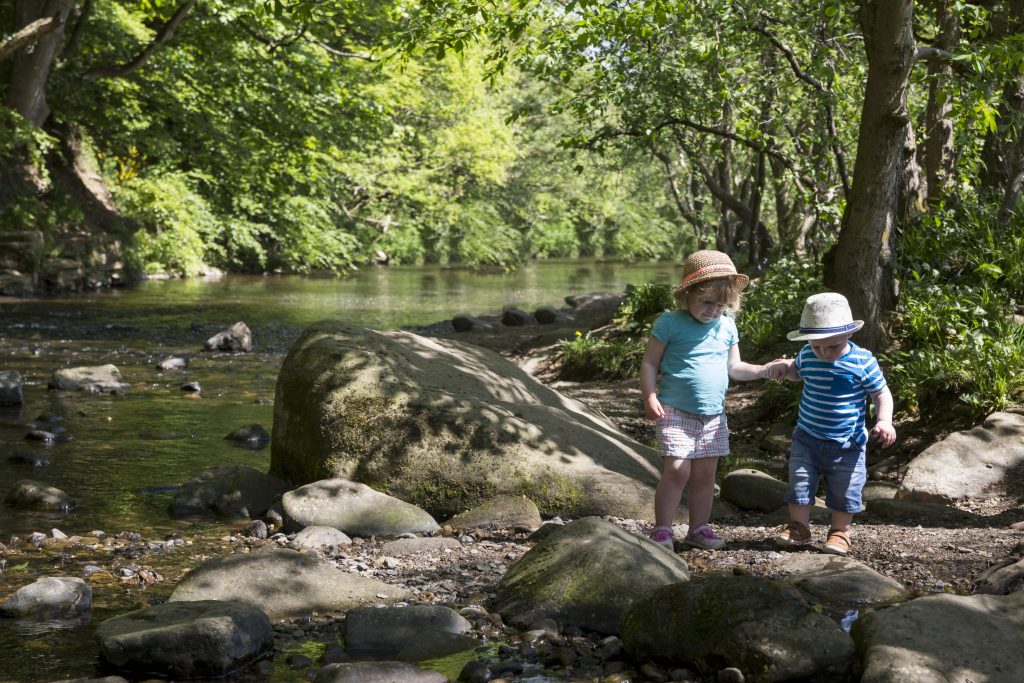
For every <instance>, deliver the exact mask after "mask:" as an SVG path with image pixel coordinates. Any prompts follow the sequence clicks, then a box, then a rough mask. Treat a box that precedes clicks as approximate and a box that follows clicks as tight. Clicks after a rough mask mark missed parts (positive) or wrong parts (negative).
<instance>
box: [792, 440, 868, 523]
mask: <svg viewBox="0 0 1024 683" xmlns="http://www.w3.org/2000/svg"><path fill="white" fill-rule="evenodd" d="M866 453H867V442H866V441H865V443H863V444H859V443H857V442H856V441H853V440H852V439H851V440H850V441H847V442H846V443H839V442H838V441H833V440H831V439H818V438H816V437H813V436H811V435H810V434H808V433H807V432H805V431H804V430H802V429H800V428H797V429H796V431H794V432H793V445H792V446H791V447H790V451H789V486H788V487H787V489H786V498H785V501H786V502H787V503H794V504H796V505H812V504H813V503H814V494H815V492H816V491H817V490H818V479H819V478H821V477H824V479H825V505H826V507H828V509H829V510H836V511H839V512H861V511H862V510H863V509H864V504H863V502H862V501H861V491H862V490H863V489H864V484H865V483H866V482H867V479H868V471H867V464H866V460H867V458H866Z"/></svg>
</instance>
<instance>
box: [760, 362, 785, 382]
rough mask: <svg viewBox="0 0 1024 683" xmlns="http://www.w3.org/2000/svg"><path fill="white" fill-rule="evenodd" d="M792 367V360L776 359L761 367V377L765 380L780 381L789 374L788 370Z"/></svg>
mask: <svg viewBox="0 0 1024 683" xmlns="http://www.w3.org/2000/svg"><path fill="white" fill-rule="evenodd" d="M791 365H793V360H792V359H787V358H776V359H775V360H773V361H772V362H770V363H766V364H764V365H762V366H761V368H762V369H761V376H762V377H764V378H765V379H774V380H781V379H785V378H786V375H788V374H789V368H790V366H791Z"/></svg>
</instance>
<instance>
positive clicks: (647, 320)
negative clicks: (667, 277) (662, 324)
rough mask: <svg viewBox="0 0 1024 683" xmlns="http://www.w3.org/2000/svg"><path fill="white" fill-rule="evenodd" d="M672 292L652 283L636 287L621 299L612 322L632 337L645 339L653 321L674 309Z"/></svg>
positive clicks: (670, 289) (667, 288) (666, 287)
mask: <svg viewBox="0 0 1024 683" xmlns="http://www.w3.org/2000/svg"><path fill="white" fill-rule="evenodd" d="M672 292H673V288H672V287H670V286H668V285H662V284H656V283H652V282H645V283H643V284H639V285H636V286H634V287H633V288H631V289H629V290H628V291H627V292H626V295H625V296H624V297H623V298H622V303H620V304H619V308H618V310H617V311H616V312H615V317H614V318H613V319H612V322H614V323H615V324H616V325H618V326H619V328H620V329H621V330H622V331H623V332H624V333H626V334H628V335H630V336H632V337H646V336H647V334H648V333H649V332H650V331H651V326H652V325H653V324H654V320H655V319H656V318H657V317H658V316H659V315H661V314H662V313H663V312H665V311H667V310H671V309H673V308H675V305H676V302H675V298H674V297H673V295H672Z"/></svg>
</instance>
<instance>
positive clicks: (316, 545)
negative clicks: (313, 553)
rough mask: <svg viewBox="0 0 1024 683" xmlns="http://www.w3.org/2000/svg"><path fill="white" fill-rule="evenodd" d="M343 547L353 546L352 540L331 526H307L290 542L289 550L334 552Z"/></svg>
mask: <svg viewBox="0 0 1024 683" xmlns="http://www.w3.org/2000/svg"><path fill="white" fill-rule="evenodd" d="M342 545H352V539H351V538H349V537H348V536H346V535H345V534H344V533H342V532H341V531H338V530H337V529H335V528H334V527H330V526H307V527H306V528H305V529H303V530H302V531H300V532H299V533H297V534H295V538H293V539H292V540H291V541H289V542H288V547H289V548H291V549H292V550H298V551H299V552H303V551H306V550H317V549H320V548H325V549H328V550H333V549H335V548H337V547H338V546H342Z"/></svg>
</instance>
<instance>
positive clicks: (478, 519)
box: [445, 495, 542, 530]
mask: <svg viewBox="0 0 1024 683" xmlns="http://www.w3.org/2000/svg"><path fill="white" fill-rule="evenodd" d="M541 522H542V520H541V518H540V510H538V509H537V504H536V503H534V502H533V501H532V500H530V499H529V498H527V497H526V496H507V495H505V496H495V497H494V498H490V499H488V500H485V501H484V502H483V503H481V504H480V505H477V506H476V507H474V508H473V509H472V510H466V511H465V512H461V513H459V514H457V515H455V516H454V517H452V518H451V519H449V520H448V521H447V522H445V525H446V526H450V527H451V528H453V529H460V530H461V529H477V528H485V529H511V528H514V527H517V526H523V527H528V528H530V529H536V528H538V527H539V526H540V525H541Z"/></svg>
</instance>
